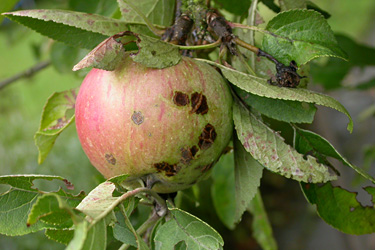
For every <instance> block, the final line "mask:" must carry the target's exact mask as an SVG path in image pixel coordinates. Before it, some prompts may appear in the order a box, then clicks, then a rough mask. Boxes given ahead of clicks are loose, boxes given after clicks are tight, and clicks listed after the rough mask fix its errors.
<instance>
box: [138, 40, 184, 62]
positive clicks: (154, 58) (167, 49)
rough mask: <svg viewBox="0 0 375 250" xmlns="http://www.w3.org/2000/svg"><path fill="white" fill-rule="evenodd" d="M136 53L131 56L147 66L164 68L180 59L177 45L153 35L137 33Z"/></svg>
mask: <svg viewBox="0 0 375 250" xmlns="http://www.w3.org/2000/svg"><path fill="white" fill-rule="evenodd" d="M136 36H137V37H139V40H138V41H137V46H138V48H139V51H138V53H136V54H132V55H131V57H132V58H133V60H134V61H135V62H139V63H141V64H143V65H145V66H146V67H149V68H159V69H162V68H166V67H170V66H173V65H176V64H177V63H179V62H180V60H181V54H180V52H179V49H178V47H176V46H174V45H172V44H170V43H166V42H164V41H161V40H160V39H156V38H153V37H149V36H145V35H141V34H138V35H136Z"/></svg>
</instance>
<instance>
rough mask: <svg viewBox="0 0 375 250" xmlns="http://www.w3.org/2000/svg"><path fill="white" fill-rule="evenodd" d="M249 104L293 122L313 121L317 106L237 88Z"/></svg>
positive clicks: (271, 115)
mask: <svg viewBox="0 0 375 250" xmlns="http://www.w3.org/2000/svg"><path fill="white" fill-rule="evenodd" d="M235 91H236V93H237V94H238V96H239V97H240V98H241V99H242V101H244V102H245V103H246V104H247V105H249V106H251V107H253V108H255V109H256V110H257V111H259V112H260V113H262V114H263V115H265V116H267V117H270V118H272V119H275V120H278V121H283V122H291V123H312V122H313V121H314V116H315V112H316V107H315V106H314V105H313V104H310V103H304V102H298V101H289V100H280V99H271V98H266V97H261V96H257V95H253V94H250V93H247V92H245V91H244V90H241V89H239V88H235Z"/></svg>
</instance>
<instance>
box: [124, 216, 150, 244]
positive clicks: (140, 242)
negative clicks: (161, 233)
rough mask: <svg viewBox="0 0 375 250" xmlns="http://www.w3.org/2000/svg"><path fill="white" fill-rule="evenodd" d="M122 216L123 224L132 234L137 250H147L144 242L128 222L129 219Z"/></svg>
mask: <svg viewBox="0 0 375 250" xmlns="http://www.w3.org/2000/svg"><path fill="white" fill-rule="evenodd" d="M123 216H124V222H125V225H126V227H127V228H128V229H129V230H130V232H131V233H132V234H133V236H134V238H135V241H136V247H137V249H138V250H149V247H148V246H147V244H146V242H144V240H143V239H142V237H141V236H140V235H139V234H138V232H137V231H136V230H135V229H134V227H133V225H132V223H131V222H130V220H129V217H128V216H127V215H126V213H125V214H123Z"/></svg>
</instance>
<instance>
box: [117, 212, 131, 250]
mask: <svg viewBox="0 0 375 250" xmlns="http://www.w3.org/2000/svg"><path fill="white" fill-rule="evenodd" d="M116 218H117V222H116V224H115V226H114V227H113V236H114V237H115V239H116V240H118V241H121V242H122V243H125V244H129V245H131V246H134V247H137V240H136V238H135V236H134V234H133V232H132V231H131V230H130V229H129V228H128V226H127V225H126V223H125V217H124V215H123V214H121V213H116Z"/></svg>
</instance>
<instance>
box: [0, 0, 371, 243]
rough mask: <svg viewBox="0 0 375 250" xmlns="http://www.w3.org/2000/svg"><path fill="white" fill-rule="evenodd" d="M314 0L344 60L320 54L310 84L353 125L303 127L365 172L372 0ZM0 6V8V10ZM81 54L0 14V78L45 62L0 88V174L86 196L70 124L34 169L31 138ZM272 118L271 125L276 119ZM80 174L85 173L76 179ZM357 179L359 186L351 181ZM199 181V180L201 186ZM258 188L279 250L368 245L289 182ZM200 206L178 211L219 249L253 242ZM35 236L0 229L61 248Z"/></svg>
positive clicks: (75, 77) (327, 118)
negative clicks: (200, 222)
mask: <svg viewBox="0 0 375 250" xmlns="http://www.w3.org/2000/svg"><path fill="white" fill-rule="evenodd" d="M9 2H11V1H9ZM13 2H16V1H13ZM264 2H266V1H264ZM281 2H282V1H281ZM330 2H331V1H330ZM221 3H223V4H225V3H226V1H217V4H221ZM314 3H316V4H317V5H318V6H319V7H321V8H322V9H324V10H326V11H327V12H328V13H330V14H331V18H330V19H328V22H329V24H330V25H331V27H332V29H333V30H334V31H335V32H337V33H340V35H337V39H338V41H339V44H340V45H341V46H342V48H343V49H344V50H345V51H347V52H348V54H349V57H350V59H351V60H350V63H345V62H343V61H340V60H338V59H325V58H323V59H321V60H318V61H314V63H313V64H312V65H311V73H312V79H313V80H314V85H313V86H312V87H313V88H316V89H318V90H319V91H323V90H324V91H329V92H328V93H329V94H330V95H333V96H334V97H335V98H337V99H338V100H339V101H340V102H342V103H343V104H344V106H345V107H347V108H348V109H349V112H350V113H351V115H352V116H353V118H354V121H355V124H356V126H355V130H354V132H353V134H352V135H348V134H347V132H346V131H345V126H342V125H343V124H345V123H346V120H343V119H345V117H344V116H343V115H341V114H338V113H337V112H332V111H331V110H328V109H324V108H319V112H318V113H317V114H316V117H315V121H314V123H313V124H312V126H311V127H310V128H312V129H313V130H314V131H317V132H318V133H319V134H320V135H323V136H324V137H325V138H327V139H329V140H330V142H331V143H332V144H333V145H334V146H335V147H336V148H338V149H339V151H340V152H342V153H343V155H346V156H347V158H348V159H349V161H351V162H353V163H355V164H356V165H357V166H364V167H365V168H367V169H369V172H370V173H371V174H373V175H374V170H373V169H374V168H372V169H371V166H372V167H373V166H374V158H375V156H374V147H375V146H374V145H375V143H374V135H373V133H371V131H373V128H374V127H375V126H374V125H375V124H374V113H375V112H374V105H375V104H374V101H373V100H374V85H375V82H374V79H375V74H374V73H373V71H374V69H373V68H371V67H369V66H372V65H374V63H375V62H374V60H375V59H374V58H375V57H374V56H373V54H372V53H373V52H372V50H371V47H373V46H374V44H375V42H374V41H375V40H374V37H375V33H374V25H375V24H374V23H373V20H372V19H371V16H373V15H374V14H375V4H374V3H372V1H360V2H353V1H332V2H331V3H329V4H328V2H326V1H314ZM20 5H21V6H20ZM115 5H116V1H113V0H112V1H100V0H90V1H83V0H82V1H73V0H71V1H35V2H34V1H21V2H20V3H19V4H18V6H17V8H20V7H22V8H54V9H55V8H60V9H73V10H77V11H85V12H92V13H99V14H105V15H113V16H116V15H117V16H118V15H119V13H116V8H115V7H113V6H115ZM233 6H235V5H233ZM281 6H282V5H281ZM246 8H248V6H247V7H246ZM228 10H229V11H233V12H234V13H238V12H240V11H241V10H243V8H236V9H233V10H232V9H230V7H229V8H228ZM0 11H1V12H2V10H1V9H0ZM261 11H264V12H262V13H265V15H264V17H265V19H267V12H269V10H268V9H267V8H266V7H265V6H264V5H263V4H261ZM348 13H350V14H349V15H348ZM269 17H271V13H270V15H269ZM67 51H69V56H66V55H67V53H66V52H67ZM72 51H73V52H74V53H72ZM87 52H88V51H84V50H83V51H82V50H78V49H76V50H72V49H70V48H69V47H67V46H66V45H64V44H61V43H51V41H50V40H48V39H46V38H44V37H42V36H40V35H39V34H36V33H35V32H32V31H30V30H28V29H26V28H24V27H23V26H20V25H16V24H15V23H10V22H9V20H4V22H3V23H2V25H1V32H0V54H1V55H2V56H1V60H0V69H1V70H0V79H5V78H7V77H9V76H12V75H14V74H16V73H18V72H20V71H22V70H24V69H27V68H28V67H30V66H32V65H34V64H35V63H36V62H39V61H41V60H51V61H52V64H53V66H54V67H49V68H47V69H46V70H44V71H42V72H40V73H38V74H36V75H35V76H33V77H32V78H27V79H23V80H20V81H18V82H17V83H14V84H12V85H11V86H8V87H7V88H4V89H3V90H2V91H1V92H0V112H1V116H0V128H1V130H0V131H1V132H2V133H0V141H1V144H0V175H5V174H17V173H19V174H25V173H38V174H50V175H59V176H65V177H67V178H68V179H69V180H70V181H71V182H73V183H74V184H75V188H76V190H85V191H86V192H87V191H89V190H91V189H93V188H94V187H95V186H96V185H98V184H99V183H100V182H102V181H103V179H102V177H101V176H100V175H99V174H98V173H97V172H96V171H95V170H94V168H92V167H91V166H90V164H89V162H88V160H87V158H86V157H85V156H84V153H83V151H82V150H81V147H80V145H79V142H78V139H77V136H76V133H75V129H74V127H73V126H72V127H70V128H69V129H68V130H67V131H65V132H64V136H61V137H60V138H58V140H57V142H56V145H55V147H54V150H53V151H52V152H51V155H50V156H49V157H48V158H46V160H45V162H44V164H43V165H41V166H38V165H37V161H36V159H37V149H36V147H35V146H34V141H33V135H34V133H35V131H37V129H38V126H39V120H40V112H41V110H42V108H43V105H44V103H45V100H46V99H47V98H48V97H49V96H50V95H51V93H52V92H55V91H63V90H68V89H71V88H75V87H77V86H79V84H80V83H81V80H82V76H83V75H84V74H85V73H84V72H79V73H73V72H71V67H70V65H74V64H75V63H77V62H78V61H79V60H80V59H81V58H82V56H83V55H84V54H85V53H87ZM49 54H50V55H51V58H50V57H49ZM358 55H362V56H358ZM272 122H274V121H272ZM275 123H276V124H275V125H276V126H277V122H275ZM280 126H281V125H280ZM284 136H285V137H286V138H287V140H292V139H291V137H290V135H288V134H285V135H284ZM342 172H343V173H344V176H343V178H342V180H341V181H342V182H343V183H339V184H342V185H346V186H349V187H352V189H358V191H359V192H360V197H359V198H360V201H361V203H363V204H369V201H370V199H369V196H368V195H367V194H366V193H365V192H364V191H362V190H360V188H358V187H359V186H358V185H356V184H358V182H359V181H360V180H357V179H354V180H353V177H352V176H350V175H348V176H346V174H345V173H346V172H345V171H342ZM72 173H73V174H72ZM81 176H85V177H87V179H85V181H82V180H81V178H82V177H81ZM214 178H215V173H214ZM363 184H364V183H361V186H363ZM51 185H52V186H53V185H54V186H55V187H58V184H57V183H52V184H50V183H47V182H45V181H40V182H38V185H37V186H38V187H44V186H51ZM202 185H208V183H203V184H202ZM261 191H262V193H263V199H264V202H265V207H266V209H267V210H268V211H269V216H270V220H271V223H272V225H273V227H274V231H275V235H276V238H277V241H278V243H279V245H280V248H281V249H301V248H303V247H301V246H305V247H306V248H311V249H317V248H330V249H333V248H341V249H343V248H344V246H345V245H346V244H347V243H348V242H349V245H350V246H351V248H358V249H366V248H370V247H373V246H371V239H370V238H371V236H349V235H345V234H342V233H340V232H338V231H335V230H333V229H331V228H330V227H328V226H327V225H326V224H324V222H321V220H320V219H319V218H317V216H316V213H315V212H313V211H312V209H313V208H312V206H310V205H308V204H307V203H306V202H305V200H304V198H303V197H302V195H301V192H300V190H299V187H298V185H297V183H296V182H293V181H291V180H288V179H285V178H282V177H280V176H278V175H274V174H270V173H269V172H268V173H266V174H265V176H264V178H263V179H262V184H261ZM213 192H215V191H213ZM187 195H188V194H187ZM201 195H202V196H203V197H205V196H210V195H211V194H209V193H208V194H203V193H202V194H201ZM186 206H188V205H186ZM205 206H206V207H210V206H211V209H212V204H204V203H202V204H201V206H199V207H192V208H189V210H188V211H192V213H193V214H196V215H197V216H198V217H200V218H204V219H205V220H206V221H207V222H209V223H210V224H211V225H212V226H213V227H214V228H215V229H217V230H218V231H219V232H220V234H221V235H223V236H224V238H225V242H226V246H228V248H229V246H234V247H236V248H241V247H242V248H246V249H256V248H257V246H256V243H255V241H254V240H253V239H251V238H250V237H249V235H250V234H251V223H252V222H253V219H252V218H251V217H250V216H246V217H245V218H244V219H243V221H242V222H241V224H240V226H239V227H238V228H237V229H236V230H235V231H229V230H228V229H226V228H225V227H224V225H222V224H221V223H219V220H216V215H215V214H214V213H209V212H207V209H206V210H205V209H204V208H205ZM253 209H256V208H253ZM207 213H208V214H207ZM219 216H220V213H219ZM215 221H216V223H215ZM229 224H230V223H229ZM38 235H40V234H39V233H37V234H32V235H29V236H22V237H20V238H21V239H22V240H19V239H18V237H17V238H9V237H6V236H3V235H0V248H4V249H51V248H53V249H63V248H64V246H63V245H60V244H57V243H54V242H53V241H46V240H44V236H43V235H41V236H42V237H40V239H39V237H38ZM160 237H161V236H160ZM317 239H319V240H317Z"/></svg>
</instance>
